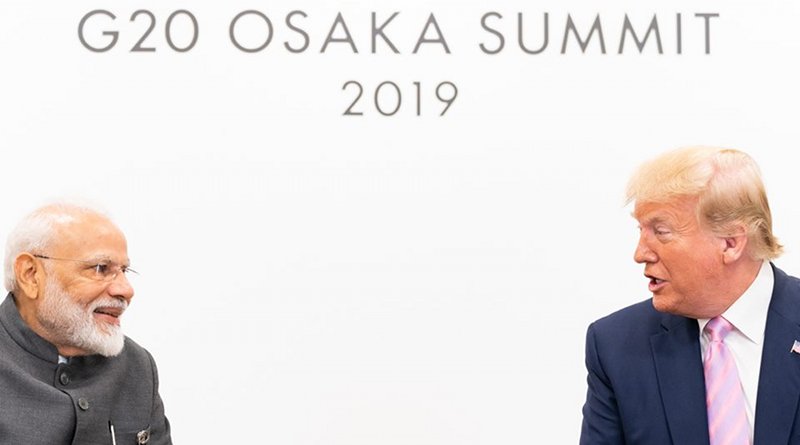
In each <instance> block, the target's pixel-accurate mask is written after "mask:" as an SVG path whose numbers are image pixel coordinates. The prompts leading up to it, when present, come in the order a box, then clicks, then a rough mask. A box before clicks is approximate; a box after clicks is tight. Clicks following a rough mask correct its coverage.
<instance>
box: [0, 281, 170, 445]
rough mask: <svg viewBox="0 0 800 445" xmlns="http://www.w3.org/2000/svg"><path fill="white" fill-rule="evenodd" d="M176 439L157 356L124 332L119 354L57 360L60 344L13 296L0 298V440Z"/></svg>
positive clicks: (76, 444)
mask: <svg viewBox="0 0 800 445" xmlns="http://www.w3.org/2000/svg"><path fill="white" fill-rule="evenodd" d="M110 423H113V425H114V430H115V432H116V444H117V445H134V444H141V443H147V444H148V445H171V444H172V439H171V438H170V432H169V422H168V421H167V418H166V417H164V405H163V404H162V403H161V397H159V395H158V374H157V371H156V366H155V362H153V357H152V356H150V353H148V352H147V351H146V350H145V349H144V348H142V347H141V346H139V345H137V344H136V343H134V342H133V341H132V340H131V339H129V338H127V337H126V338H125V348H124V349H123V350H122V352H121V353H120V355H118V356H116V357H103V356H100V355H90V356H85V357H73V358H71V359H70V360H69V363H62V364H59V363H58V351H57V350H56V348H55V346H53V345H52V344H50V343H48V342H47V341H46V340H44V339H43V338H41V337H39V336H38V335H37V334H36V333H34V332H33V331H32V330H31V329H30V328H29V327H28V326H27V324H26V323H25V322H24V321H23V320H22V318H21V317H20V315H19V311H18V310H17V308H16V306H15V304H14V296H13V295H11V294H9V295H8V296H7V297H6V299H5V301H3V303H2V304H0V443H2V444H25V445H70V444H71V445H110V444H111V443H112V440H111V433H110V426H109V424H110Z"/></svg>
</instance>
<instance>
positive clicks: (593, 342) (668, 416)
mask: <svg viewBox="0 0 800 445" xmlns="http://www.w3.org/2000/svg"><path fill="white" fill-rule="evenodd" d="M772 268H773V271H774V274H775V287H774V290H773V292H772V300H771V301H770V305H769V311H768V314H767V325H766V330H765V333H764V348H763V353H762V357H761V373H760V376H759V381H758V396H757V401H756V422H755V423H756V424H755V440H754V441H755V444H754V445H781V444H800V418H798V409H797V408H798V402H799V401H800V354H797V353H793V352H791V349H792V345H793V344H794V341H795V340H800V280H798V279H797V278H794V277H790V276H788V275H786V274H785V273H784V272H783V271H781V270H780V269H778V268H776V267H775V266H774V265H773V266H772ZM586 367H587V369H588V372H589V375H588V383H589V390H588V393H587V396H586V404H585V405H584V406H583V426H582V429H581V441H580V443H581V444H582V445H604V444H614V445H618V444H627V445H633V444H643V445H662V444H664V445H666V444H670V445H695V444H697V445H708V443H709V441H708V426H707V424H708V422H707V416H706V404H705V382H704V377H703V365H702V359H701V354H700V339H699V328H698V324H697V320H695V319H692V318H686V317H680V316H677V315H671V314H664V313H660V312H658V311H656V310H655V309H654V308H653V304H652V301H651V300H647V301H643V302H641V303H638V304H635V305H633V306H630V307H628V308H625V309H623V310H621V311H619V312H616V313H613V314H611V315H609V316H608V317H605V318H602V319H600V320H598V321H596V322H594V323H592V324H591V325H590V326H589V330H588V332H587V335H586Z"/></svg>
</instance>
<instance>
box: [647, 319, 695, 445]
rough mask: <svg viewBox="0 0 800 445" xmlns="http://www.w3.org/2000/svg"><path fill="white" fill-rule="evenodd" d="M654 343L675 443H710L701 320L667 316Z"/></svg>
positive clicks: (663, 394) (656, 361) (654, 356)
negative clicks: (702, 358) (661, 330)
mask: <svg viewBox="0 0 800 445" xmlns="http://www.w3.org/2000/svg"><path fill="white" fill-rule="evenodd" d="M662 327H663V328H664V332H661V333H659V334H656V335H653V336H652V337H651V338H650V345H651V347H652V350H653V359H654V361H655V366H656V377H657V378H658V386H659V390H660V391H661V400H662V401H663V404H664V412H665V415H666V417H667V424H668V425H669V431H670V435H671V436H672V443H674V444H708V426H707V425H708V421H707V420H706V419H707V417H706V416H707V414H706V401H705V394H706V388H705V380H704V377H703V365H702V360H701V356H700V339H699V330H698V329H699V328H698V327H697V320H693V319H689V318H684V317H678V316H673V315H665V316H664V318H663V319H662Z"/></svg>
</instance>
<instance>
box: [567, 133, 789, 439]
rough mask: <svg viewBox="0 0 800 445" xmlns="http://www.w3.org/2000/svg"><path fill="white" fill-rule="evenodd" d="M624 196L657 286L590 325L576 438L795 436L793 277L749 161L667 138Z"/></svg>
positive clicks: (638, 254)
mask: <svg viewBox="0 0 800 445" xmlns="http://www.w3.org/2000/svg"><path fill="white" fill-rule="evenodd" d="M627 201H628V202H629V203H631V202H633V203H634V211H633V216H634V218H636V220H637V221H638V222H639V230H640V234H639V244H638V245H637V246H636V250H635V253H634V260H635V261H636V262H637V263H639V264H642V265H644V275H645V277H646V278H647V279H648V280H649V283H648V289H649V291H650V292H651V293H652V298H651V299H648V300H646V301H643V302H641V303H638V304H635V305H633V306H630V307H628V308H625V309H622V310H621V311H618V312H616V313H613V314H611V315H609V316H607V317H605V318H602V319H600V320H598V321H596V322H594V323H592V324H591V325H590V326H589V329H588V332H587V339H586V367H587V370H588V392H587V397H586V403H585V405H584V407H583V426H582V430H581V444H586V445H590V444H591V445H598V444H628V445H632V444H642V445H659V444H672V445H693V444H698V445H709V444H710V445H721V444H728V445H745V444H753V443H755V444H765V445H775V444H800V412H799V411H798V403H799V402H800V280H798V279H796V278H794V277H790V276H788V275H786V274H785V273H784V272H783V271H781V270H780V269H778V268H777V267H775V266H774V265H773V264H772V263H771V262H770V261H771V260H772V259H774V258H776V257H777V256H778V255H780V254H781V251H782V246H781V245H780V244H779V243H778V241H777V239H776V238H775V236H774V235H773V233H772V216H771V214H770V209H769V204H768V201H767V196H766V192H765V191H764V186H763V184H762V181H761V175H760V172H759V169H758V166H757V165H756V163H755V162H754V161H753V159H752V158H751V157H750V156H748V155H747V154H745V153H743V152H741V151H737V150H730V149H720V148H709V147H692V148H684V149H679V150H675V151H671V152H668V153H666V154H663V155H661V156H660V157H658V158H656V159H654V160H652V161H650V162H648V163H645V164H644V165H642V166H641V167H640V168H639V170H638V171H637V172H636V173H635V174H634V175H633V177H632V178H631V180H630V183H629V185H628V190H627Z"/></svg>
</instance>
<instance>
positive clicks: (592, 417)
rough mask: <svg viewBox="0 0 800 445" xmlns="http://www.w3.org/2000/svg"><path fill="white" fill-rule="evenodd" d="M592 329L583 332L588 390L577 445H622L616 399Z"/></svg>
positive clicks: (623, 440) (591, 327)
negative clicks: (578, 444) (584, 336)
mask: <svg viewBox="0 0 800 445" xmlns="http://www.w3.org/2000/svg"><path fill="white" fill-rule="evenodd" d="M594 329H595V325H594V324H591V325H590V326H589V329H588V331H587V332H586V370H587V371H588V377H587V381H588V384H589V389H588V391H587V393H586V403H585V404H584V405H583V425H582V426H581V439H580V443H581V445H606V444H608V445H622V444H624V443H625V438H624V437H623V432H622V423H621V421H620V416H619V409H618V407H617V399H616V396H615V394H614V388H613V387H612V386H611V382H610V381H609V379H608V376H607V375H606V373H605V371H604V370H603V364H602V362H601V360H600V353H599V352H598V350H597V342H596V340H595V331H594Z"/></svg>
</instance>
